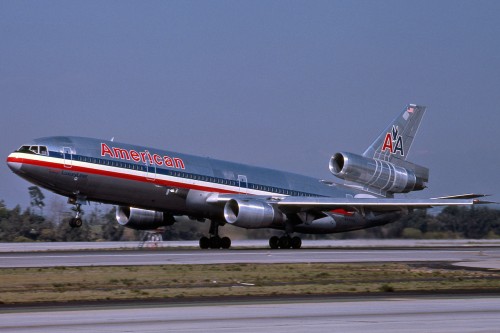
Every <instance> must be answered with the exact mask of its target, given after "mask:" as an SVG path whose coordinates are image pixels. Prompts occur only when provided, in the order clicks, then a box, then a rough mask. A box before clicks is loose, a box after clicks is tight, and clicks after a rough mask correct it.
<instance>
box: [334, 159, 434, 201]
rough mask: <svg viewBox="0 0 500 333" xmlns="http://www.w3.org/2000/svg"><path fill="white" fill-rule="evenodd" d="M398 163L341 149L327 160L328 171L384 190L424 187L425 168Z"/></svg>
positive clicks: (427, 172) (405, 189)
mask: <svg viewBox="0 0 500 333" xmlns="http://www.w3.org/2000/svg"><path fill="white" fill-rule="evenodd" d="M398 164H401V165H396V164H394V163H391V162H388V161H383V160H379V159H375V158H369V157H363V156H360V155H356V154H352V153H344V152H342V153H336V154H335V155H333V156H332V158H331V159H330V171H331V173H333V174H334V175H335V176H337V177H338V178H341V179H344V180H347V181H352V182H355V183H358V184H361V185H363V186H366V187H367V188H368V189H377V190H380V191H381V192H386V193H407V192H410V191H419V190H423V189H424V188H425V187H426V182H427V181H428V179H429V170H428V169H427V168H425V167H422V166H419V165H416V164H413V163H410V162H407V161H399V163H398Z"/></svg>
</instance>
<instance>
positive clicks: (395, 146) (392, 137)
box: [382, 126, 405, 156]
mask: <svg viewBox="0 0 500 333" xmlns="http://www.w3.org/2000/svg"><path fill="white" fill-rule="evenodd" d="M386 150H388V151H389V152H390V153H391V154H397V153H399V155H401V156H405V152H404V150H403V137H402V136H401V135H399V128H398V127H397V126H392V131H391V132H388V133H387V134H386V135H385V139H384V144H383V145H382V152H385V151H386Z"/></svg>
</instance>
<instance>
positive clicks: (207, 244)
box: [200, 236, 210, 249]
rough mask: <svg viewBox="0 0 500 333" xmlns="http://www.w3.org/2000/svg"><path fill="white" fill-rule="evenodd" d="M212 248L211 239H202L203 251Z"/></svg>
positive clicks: (201, 246)
mask: <svg viewBox="0 0 500 333" xmlns="http://www.w3.org/2000/svg"><path fill="white" fill-rule="evenodd" d="M209 247H210V239H208V237H205V236H203V237H201V238H200V248H201V249H208V248H209Z"/></svg>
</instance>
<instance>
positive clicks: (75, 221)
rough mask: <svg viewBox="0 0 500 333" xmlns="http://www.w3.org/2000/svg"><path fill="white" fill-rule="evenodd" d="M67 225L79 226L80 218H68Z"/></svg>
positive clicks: (80, 224)
mask: <svg viewBox="0 0 500 333" xmlns="http://www.w3.org/2000/svg"><path fill="white" fill-rule="evenodd" d="M69 226H70V227H71V228H80V227H81V226H82V219H81V218H79V217H74V218H72V219H71V220H69Z"/></svg>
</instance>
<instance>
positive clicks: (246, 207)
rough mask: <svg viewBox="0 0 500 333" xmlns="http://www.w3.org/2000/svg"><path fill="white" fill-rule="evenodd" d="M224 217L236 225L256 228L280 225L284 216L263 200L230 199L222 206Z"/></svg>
mask: <svg viewBox="0 0 500 333" xmlns="http://www.w3.org/2000/svg"><path fill="white" fill-rule="evenodd" d="M224 219H225V220H226V222H227V223H229V224H232V225H235V226H237V227H242V228H247V229H258V228H267V227H272V226H277V225H281V224H283V223H284V221H285V219H286V217H285V215H284V214H283V213H281V212H280V211H279V210H277V209H276V208H274V207H273V206H271V205H270V204H268V203H267V202H264V201H260V200H246V199H231V200H229V201H228V202H227V203H226V205H225V206H224Z"/></svg>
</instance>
